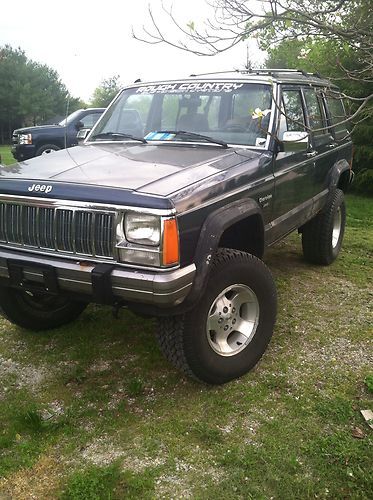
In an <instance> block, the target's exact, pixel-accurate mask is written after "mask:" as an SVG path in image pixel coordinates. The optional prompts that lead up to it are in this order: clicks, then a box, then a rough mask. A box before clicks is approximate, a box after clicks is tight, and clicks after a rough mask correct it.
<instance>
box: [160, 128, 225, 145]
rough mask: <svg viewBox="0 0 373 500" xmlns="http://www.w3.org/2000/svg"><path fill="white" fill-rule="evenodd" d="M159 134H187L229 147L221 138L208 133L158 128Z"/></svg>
mask: <svg viewBox="0 0 373 500" xmlns="http://www.w3.org/2000/svg"><path fill="white" fill-rule="evenodd" d="M157 134H175V135H186V136H190V137H195V138H196V139H202V140H203V141H207V142H212V143H213V144H219V146H223V148H227V147H228V144H227V143H226V142H224V141H220V140H219V139H214V138H213V137H210V136H208V135H203V134H197V133H196V132H188V131H187V130H157Z"/></svg>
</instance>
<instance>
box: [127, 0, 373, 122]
mask: <svg viewBox="0 0 373 500" xmlns="http://www.w3.org/2000/svg"><path fill="white" fill-rule="evenodd" d="M210 4H211V6H212V7H213V8H214V16H212V17H211V18H210V19H208V20H207V21H206V22H205V23H204V25H203V26H202V27H198V26H197V25H196V23H195V22H193V21H191V22H189V23H188V24H187V25H186V26H183V25H181V24H180V23H179V22H178V20H177V19H176V18H175V17H174V15H173V12H172V9H167V8H165V7H164V8H163V10H164V11H165V12H166V14H167V15H168V16H169V18H170V20H171V22H172V23H173V24H174V25H175V26H176V27H177V28H178V30H179V33H181V34H182V36H183V38H182V39H181V40H179V39H176V40H175V39H172V38H169V37H168V36H167V35H166V34H165V33H164V32H163V31H162V30H161V28H160V26H159V23H158V21H157V19H156V16H155V14H154V13H153V11H152V9H151V8H150V7H149V15H150V21H151V28H147V27H143V32H142V34H141V35H138V34H137V33H135V32H134V33H133V36H134V37H135V38H136V39H138V40H142V41H144V42H147V43H151V44H158V43H166V44H169V45H171V46H173V47H177V48H179V49H181V50H185V51H188V52H193V53H194V54H197V55H205V56H206V55H207V56H213V55H216V54H218V53H220V52H224V51H226V50H229V49H230V48H232V47H233V46H235V45H237V44H238V43H241V42H242V41H243V40H246V39H248V38H256V39H257V40H258V41H259V43H260V45H261V47H262V48H264V49H267V48H269V47H273V46H277V45H279V44H280V43H281V42H284V41H290V40H293V41H302V40H305V39H308V40H310V39H312V40H317V41H330V42H332V43H333V44H335V46H336V47H338V49H339V51H340V52H348V53H349V54H352V55H353V59H354V61H355V64H354V66H353V68H350V67H348V66H345V65H344V64H343V62H342V60H338V61H336V64H337V66H338V67H339V69H340V70H341V72H342V76H340V77H339V78H344V79H345V80H348V81H355V82H359V83H362V84H364V85H365V84H367V85H368V84H370V83H372V82H373V36H372V35H373V32H372V24H373V9H371V0H211V3H210ZM349 97H351V98H352V100H353V101H354V102H357V103H358V106H357V107H356V110H355V112H356V113H355V116H354V118H356V117H357V116H362V117H363V118H366V117H367V116H368V115H370V116H371V115H372V114H373V107H372V101H373V92H372V89H371V88H370V89H369V91H368V92H367V93H366V94H365V95H363V96H360V97H354V96H353V95H352V96H349ZM367 110H369V112H367Z"/></svg>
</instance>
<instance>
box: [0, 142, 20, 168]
mask: <svg viewBox="0 0 373 500" xmlns="http://www.w3.org/2000/svg"><path fill="white" fill-rule="evenodd" d="M0 156H1V161H0V163H2V164H3V165H11V164H12V163H15V161H16V160H15V159H14V158H13V155H12V153H11V151H10V146H0Z"/></svg>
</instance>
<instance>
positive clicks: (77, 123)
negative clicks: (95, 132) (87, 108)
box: [75, 122, 84, 130]
mask: <svg viewBox="0 0 373 500" xmlns="http://www.w3.org/2000/svg"><path fill="white" fill-rule="evenodd" d="M83 127H84V123H83V122H76V124H75V128H76V130H80V129H81V128H83Z"/></svg>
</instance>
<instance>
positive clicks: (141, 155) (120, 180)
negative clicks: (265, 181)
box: [0, 143, 260, 196]
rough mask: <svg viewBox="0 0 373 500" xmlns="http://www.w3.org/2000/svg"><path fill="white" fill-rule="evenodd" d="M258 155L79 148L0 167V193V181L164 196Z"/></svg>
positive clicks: (193, 148)
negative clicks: (87, 186)
mask: <svg viewBox="0 0 373 500" xmlns="http://www.w3.org/2000/svg"><path fill="white" fill-rule="evenodd" d="M259 155H260V153H258V152H255V151H248V150H243V149H238V150H234V149H231V148H229V149H223V148H221V147H219V146H217V147H215V146H210V145H206V146H204V145H203V146H201V145H185V146H182V145H166V144H162V145H152V144H139V145H134V144H133V143H131V144H112V143H110V144H107V143H106V144H94V145H83V146H77V147H74V148H70V149H68V150H61V151H56V152H54V153H50V154H49V155H43V156H39V157H37V158H32V159H31V160H27V161H23V162H20V163H16V164H14V165H11V166H9V167H6V168H0V192H1V179H4V180H5V179H7V180H11V179H14V180H16V179H19V180H29V181H30V183H35V182H37V183H48V184H49V183H53V184H54V183H55V182H56V183H73V184H85V185H91V186H105V187H113V188H121V189H126V190H131V191H137V192H141V193H143V194H151V195H158V196H167V195H169V194H171V193H173V192H175V191H178V190H179V189H182V188H185V187H187V186H188V185H191V184H193V183H195V182H199V181H201V180H204V179H206V178H208V177H211V176H214V175H216V174H219V173H221V172H222V171H224V170H226V169H228V168H230V167H234V166H236V165H238V164H240V163H243V162H247V161H248V160H250V159H253V158H257V157H258V156H259Z"/></svg>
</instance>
